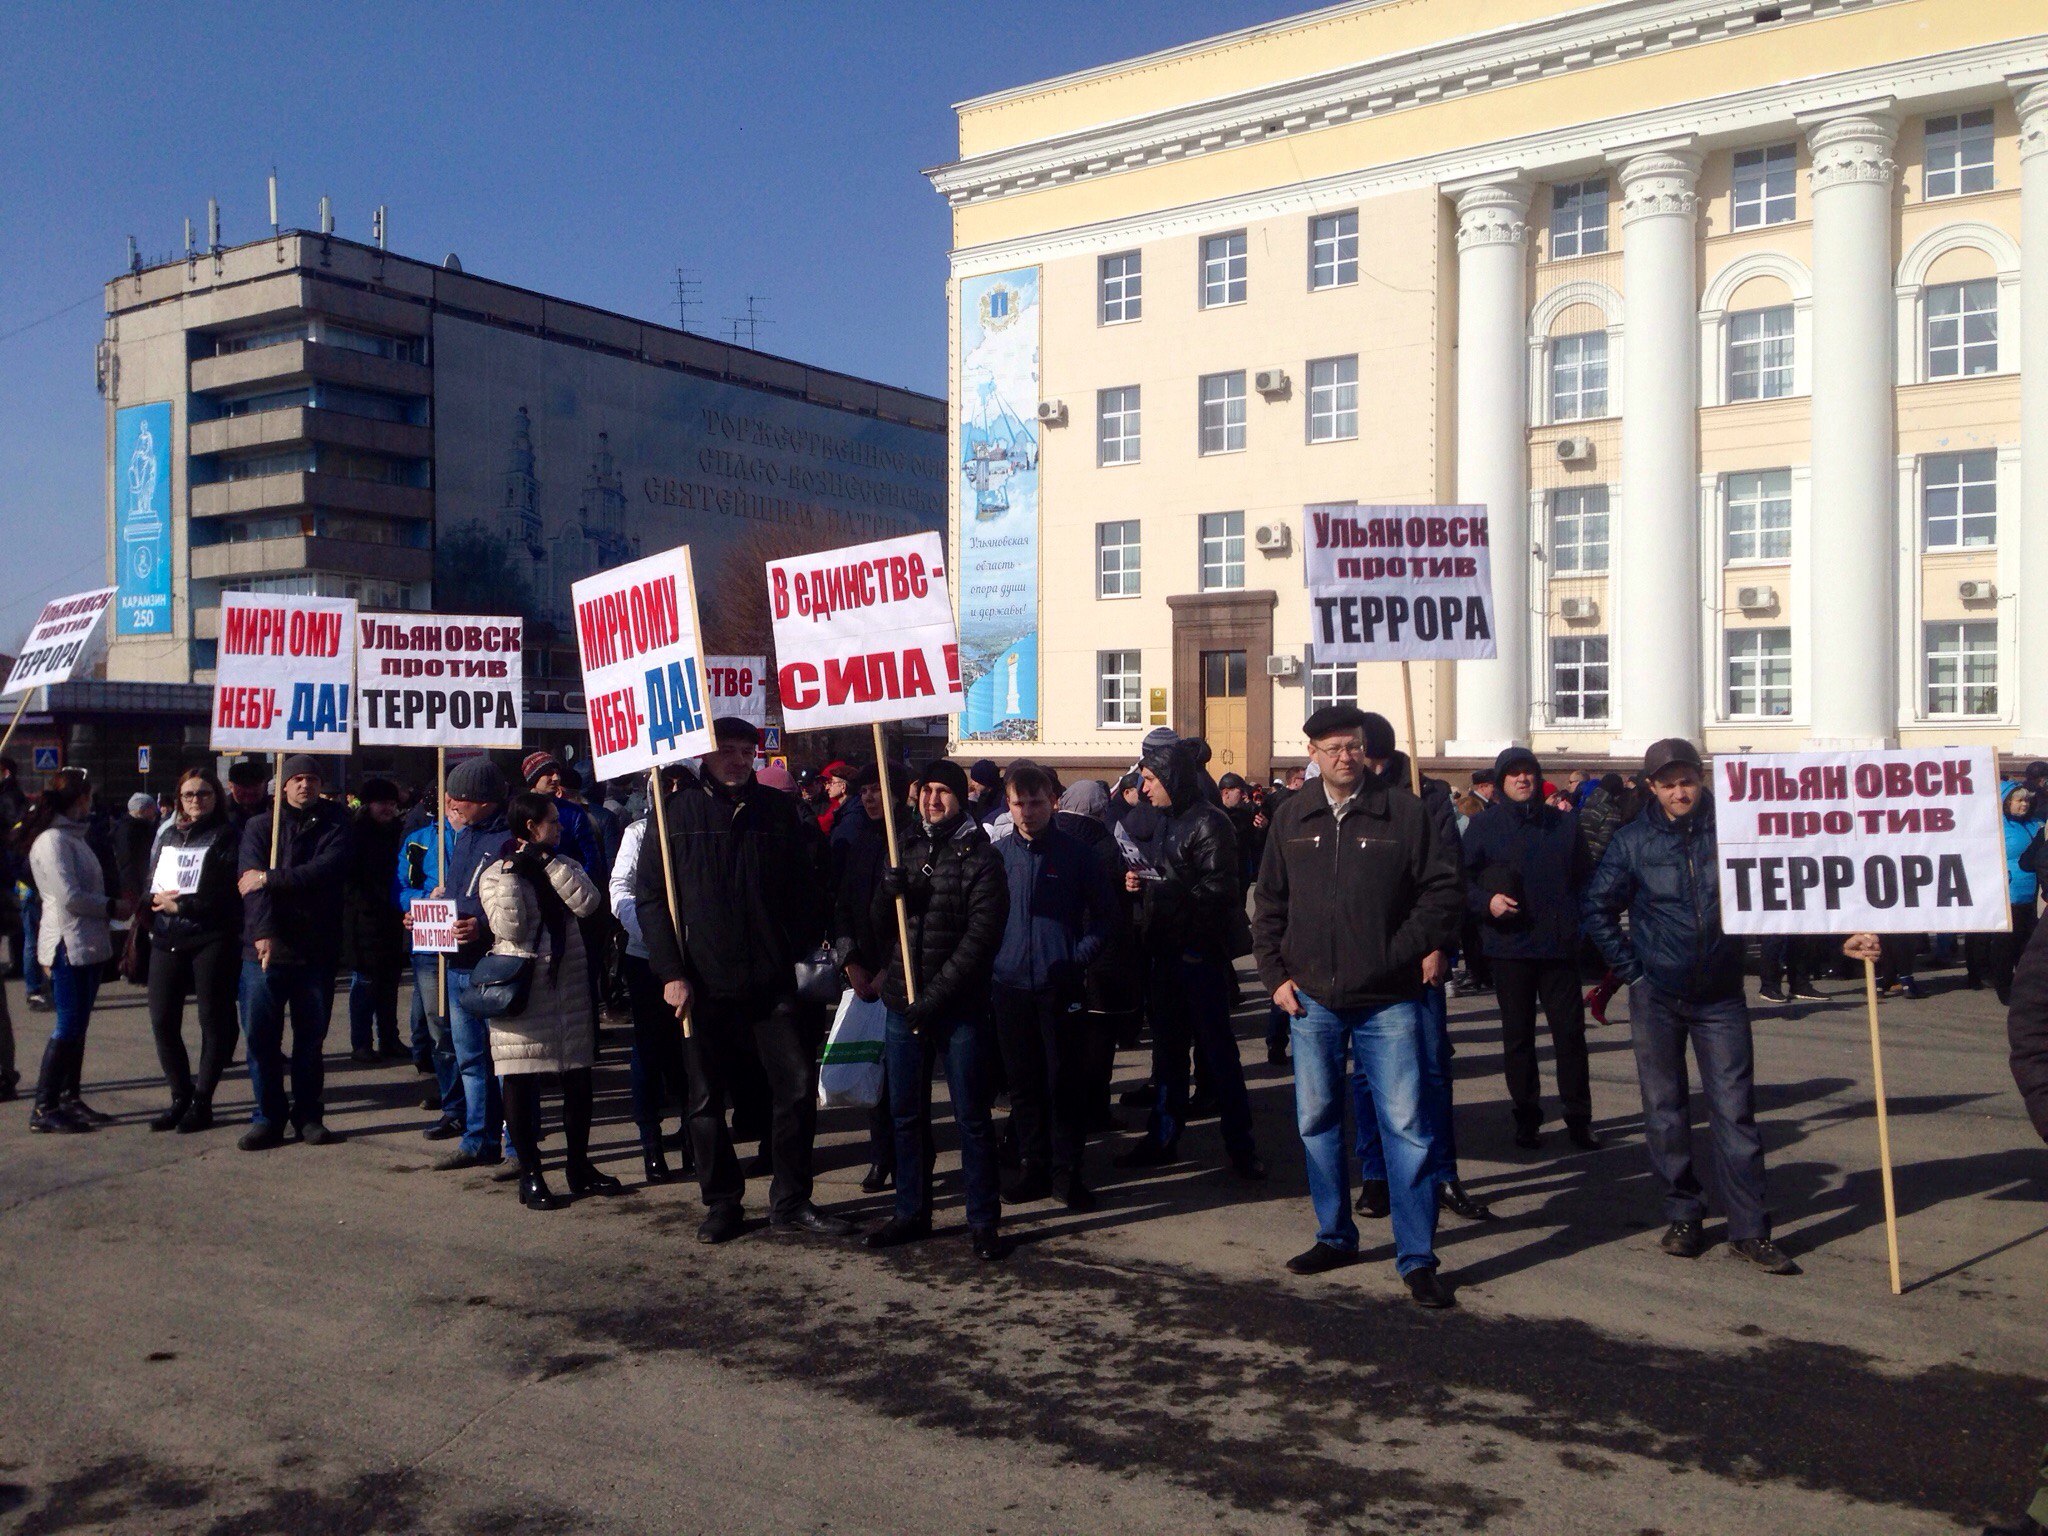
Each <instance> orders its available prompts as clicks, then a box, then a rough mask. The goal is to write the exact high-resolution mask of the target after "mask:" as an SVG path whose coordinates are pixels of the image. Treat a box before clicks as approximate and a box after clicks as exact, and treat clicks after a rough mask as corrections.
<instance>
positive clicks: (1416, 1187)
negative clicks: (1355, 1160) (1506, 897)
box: [1252, 705, 1461, 1308]
mask: <svg viewBox="0 0 2048 1536" xmlns="http://www.w3.org/2000/svg"><path fill="white" fill-rule="evenodd" d="M1365 723H1366V717H1365V714H1364V712H1363V711H1361V710H1359V709H1357V708H1355V707H1353V706H1351V705H1332V706H1330V707H1328V708H1325V709H1319V710H1317V711H1316V712H1315V713H1314V714H1313V715H1310V716H1309V718H1308V721H1307V723H1306V725H1305V726H1304V727H1303V729H1304V730H1305V731H1306V733H1307V735H1308V739H1309V754H1310V756H1311V758H1312V759H1313V760H1314V762H1315V764H1316V766H1317V768H1318V769H1320V770H1321V773H1320V777H1318V778H1316V779H1314V780H1312V781H1311V782H1310V783H1308V784H1306V785H1304V786H1303V788H1302V790H1301V792H1300V793H1299V794H1296V795H1293V796H1290V797H1289V799H1288V800H1287V803H1286V804H1285V805H1283V806H1282V807H1281V808H1280V810H1279V812H1278V813H1277V814H1276V815H1275V817H1274V820H1273V827H1272V831H1271V833H1270V834H1269V835H1268V836H1267V839H1266V852H1265V857H1264V858H1263V859H1262V860H1261V861H1260V864H1259V882H1258V887H1257V894H1256V901H1255V905H1254V909H1253V917H1252V937H1253V946H1254V947H1253V953H1254V955H1255V957H1256V958H1257V961H1258V966H1259V979H1260V981H1261V982H1262V983H1263V984H1264V985H1265V986H1266V987H1267V988H1268V989H1269V990H1270V991H1271V992H1272V994H1273V1003H1274V1006H1276V1007H1278V1008H1279V1009H1281V1010H1282V1011H1283V1012H1285V1013H1286V1014H1287V1015H1288V1016H1289V1018H1290V1020H1291V1023H1290V1035H1291V1042H1290V1043H1291V1045H1292V1047H1293V1053H1294V1103H1295V1119H1296V1123H1297V1125H1298V1127H1299V1129H1300V1131H1301V1141H1302V1147H1303V1149H1304V1151H1305V1152H1306V1153H1307V1156H1308V1183H1309V1198H1310V1200H1311V1201H1312V1202H1313V1204H1314V1206H1315V1213H1316V1241H1315V1246H1314V1247H1312V1248H1310V1249H1308V1250H1307V1251H1306V1252H1304V1253H1301V1254H1298V1255H1296V1256H1295V1257H1294V1258H1292V1259H1290V1260H1288V1262H1287V1267H1288V1268H1289V1269H1290V1270H1292V1271H1293V1272H1294V1273H1295V1274H1298V1275H1315V1274H1322V1273H1324V1272H1326V1271H1328V1270H1333V1269H1338V1268H1341V1267H1343V1266H1345V1265H1348V1264H1355V1263H1356V1262H1357V1261H1358V1226H1357V1223H1356V1222H1354V1221H1353V1220H1352V1216H1351V1204H1350V1199H1349V1196H1350V1168H1349V1165H1348V1163H1347V1161H1346V1151H1345V1146H1344V1099H1345V1090H1346V1085H1347V1078H1346V1072H1345V1061H1346V1053H1347V1052H1348V1053H1349V1058H1350V1070H1351V1071H1353V1072H1359V1073H1363V1074H1364V1075H1365V1077H1366V1079H1367V1081H1368V1082H1369V1084H1370V1086H1371V1089H1372V1101H1373V1106H1374V1112H1375V1115H1376V1118H1377V1119H1378V1121H1379V1132H1380V1141H1381V1144H1382V1145H1383V1146H1384V1148H1385V1149H1386V1161H1387V1187H1388V1195H1389V1199H1390V1201H1391V1204H1392V1208H1393V1211H1392V1214H1393V1227H1394V1247H1395V1262H1396V1265H1397V1267H1398V1268H1399V1270H1400V1273H1401V1276H1402V1278H1403V1279H1404V1280H1406V1282H1407V1284H1408V1290H1409V1293H1410V1294H1411V1295H1412V1296H1413V1297H1414V1298H1415V1300H1416V1302H1417V1303H1418V1304H1420V1305H1422V1306H1425V1307H1431V1308H1436V1307H1448V1306H1450V1305H1452V1299H1451V1294H1450V1292H1449V1291H1447V1290H1445V1289H1444V1287H1443V1285H1442V1283H1441V1282H1440V1281H1439V1280H1438V1278H1437V1258H1436V1222H1437V1189H1436V1186H1437V1166H1436V1164H1437V1154H1436V1149H1435V1144H1434V1138H1433V1135H1432V1121H1431V1116H1430V1111H1429V1104H1428V1102H1427V1095H1426V1092H1425V1086H1426V1085H1425V1057H1426V1052H1427V1048H1428V1042H1427V1041H1426V1040H1425V1038H1424V1032H1425V1030H1426V1029H1427V1028H1428V1027H1429V1025H1428V1021H1427V1020H1426V1019H1425V1017H1424V1014H1423V1011H1422V1009H1421V1007H1420V1002H1421V998H1422V991H1423V976H1422V963H1423V958H1424V957H1425V956H1426V955H1428V954H1430V953H1431V952H1432V951H1434V950H1438V949H1445V948H1448V947H1449V946H1450V945H1451V944H1452V943H1454V942H1455V941H1456V937H1457V932H1458V920H1459V916H1460V907H1461V902H1460V897H1459V892H1458V869H1457V863H1456V852H1455V850H1454V849H1453V848H1452V847H1451V846H1450V845H1449V844H1448V843H1447V842H1446V841H1445V840H1444V839H1443V838H1441V837H1440V836H1439V835H1438V834H1437V832H1436V829H1435V828H1434V827H1433V826H1432V825H1431V821H1430V816H1429V812H1428V811H1427V810H1425V809H1424V807H1423V804H1422V802H1421V801H1420V800H1418V799H1416V798H1415V796H1413V795H1411V794H1409V793H1408V792H1407V791H1406V790H1403V789H1399V788H1396V787H1393V786H1390V785H1388V784H1386V783H1385V782H1383V781H1381V780H1380V779H1378V778H1376V777H1374V776H1373V775H1370V774H1368V773H1367V772H1366V747H1365Z"/></svg>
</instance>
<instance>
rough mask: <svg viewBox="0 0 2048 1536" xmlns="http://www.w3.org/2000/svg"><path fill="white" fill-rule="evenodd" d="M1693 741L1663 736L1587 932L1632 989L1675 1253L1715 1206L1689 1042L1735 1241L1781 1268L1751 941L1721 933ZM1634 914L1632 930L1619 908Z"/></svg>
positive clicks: (1592, 893)
mask: <svg viewBox="0 0 2048 1536" xmlns="http://www.w3.org/2000/svg"><path fill="white" fill-rule="evenodd" d="M1705 774H1706V770H1705V767H1704V765H1703V764H1702V763H1701V762H1700V754H1699V751H1698V749H1696V748H1695V747H1694V746H1693V744H1692V743H1691V742H1689V741H1684V740H1681V739H1679V738H1677V737H1669V738H1667V739H1665V740H1663V741H1659V742H1653V743H1652V744H1651V746H1650V750H1649V751H1648V752H1647V753H1645V754H1644V757H1643V779H1644V782H1645V783H1647V784H1648V785H1649V788H1650V794H1651V799H1650V802H1649V803H1648V804H1647V805H1645V806H1644V807H1643V812H1642V814H1641V815H1640V816H1638V817H1637V818H1636V819H1635V820H1634V821H1631V822H1630V823H1629V824H1628V825H1627V826H1625V827H1623V828H1621V829H1620V830H1619V831H1617V832H1616V833H1615V834H1614V838H1613V841H1611V842H1610V843H1608V845H1607V852H1606V854H1605V855H1603V856H1602V858H1601V860H1600V867H1599V868H1598V869H1597V870H1595V871H1594V873H1593V880H1592V883H1591V884H1590V885H1589V886H1588V887H1587V889H1586V901H1585V922H1586V931H1587V933H1589V934H1591V935H1592V938H1593V942H1594V943H1595V944H1597V945H1599V946H1600V953H1601V954H1603V955H1605V956H1606V957H1607V963H1608V965H1609V966H1611V967H1613V970H1614V973H1615V975H1617V976H1619V977H1620V978H1621V979H1622V980H1623V981H1624V982H1626V983H1627V984H1628V989H1629V992H1628V999H1629V1001H1628V1013H1629V1032H1630V1034H1631V1035H1632V1036H1633V1037H1634V1041H1635V1051H1636V1079H1637V1081H1638V1082H1639V1083H1640V1084H1641V1086H1642V1090H1643V1139H1644V1141H1645V1142H1646V1143H1647V1145H1648V1147H1649V1150H1650V1166H1651V1168H1652V1169H1653V1170H1654V1171H1655V1172H1656V1175H1657V1179H1658V1182H1659V1183H1661V1184H1662V1185H1663V1186H1664V1217H1665V1220H1667V1221H1669V1222H1670V1223H1671V1225H1670V1227H1669V1228H1668V1229H1667V1230H1666V1231H1665V1233H1664V1239H1663V1247H1664V1251H1665V1252H1666V1253H1668V1254H1671V1255H1673V1256H1674V1257H1676V1258H1681V1259H1696V1258H1698V1257H1699V1255H1700V1250H1701V1248H1703V1247H1704V1246H1705V1241H1704V1234H1703V1233H1702V1230H1701V1222H1702V1220H1703V1218H1704V1217H1705V1216H1706V1213H1707V1206H1706V1201H1705V1199H1704V1197H1703V1195H1702V1192H1701V1189H1700V1181H1699V1175H1698V1174H1696V1173H1695V1172H1694V1171H1693V1162H1692V1101H1691V1097H1690V1094H1689V1090H1688V1086H1687V1080H1686V1066H1685V1046H1686V1042H1687V1041H1688V1040H1690V1041H1691V1042H1692V1050H1693V1055H1694V1056H1695V1057H1696V1058H1697V1059H1698V1061H1699V1066H1700V1089H1701V1091H1702V1092H1703V1093H1704V1094H1705V1095H1706V1100H1707V1125H1708V1129H1709V1133H1710V1134H1711V1135H1712V1137H1713V1139H1714V1169H1715V1174H1716V1177H1715V1180H1714V1183H1715V1186H1716V1188H1717V1190H1718V1192H1719V1193H1720V1196H1721V1202H1722V1204H1723V1205H1724V1206H1725V1207H1726V1208H1727V1211H1728V1249H1729V1252H1730V1253H1732V1254H1734V1255H1735V1256H1736V1257H1738V1258H1743V1259H1747V1260H1749V1262H1750V1263H1752V1264H1754V1265H1756V1266H1757V1267H1758V1268H1759V1269H1762V1270H1764V1271H1765V1272H1766V1273H1769V1274H1773V1275H1796V1274H1798V1273H1799V1266H1798V1265H1796V1264H1794V1263H1793V1262H1792V1261H1791V1260H1790V1259H1789V1258H1787V1257H1786V1256H1785V1254H1784V1251H1783V1250H1782V1249H1780V1248H1779V1247H1778V1245H1777V1244H1776V1243H1774V1242H1772V1241H1771V1213H1770V1208H1769V1207H1768V1206H1767V1205H1766V1204H1765V1203H1764V1142H1763V1136H1762V1135H1761V1133H1759V1132H1758V1130H1757V1125H1756V1057H1755V1051H1754V1047H1753V1046H1752V1044H1751V1041H1750V1033H1749V1003H1748V1001H1747V999H1746V998H1745V997H1744V995H1743V990H1742V988H1743V975H1742V945H1741V943H1740V942H1739V941H1738V940H1735V939H1731V938H1730V937H1728V935H1727V934H1725V933H1723V932H1722V931H1721V883H1720V872H1719V870H1718V868H1717V867H1716V856H1715V843H1714V803H1713V800H1712V798H1711V797H1710V796H1709V795H1708V793H1707V789H1706V783H1705ZM1624 912H1626V913H1627V914H1628V928H1627V929H1626V930H1624V929H1623V928H1622V926H1621V915H1622V914H1623V913H1624Z"/></svg>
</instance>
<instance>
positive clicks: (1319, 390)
mask: <svg viewBox="0 0 2048 1536" xmlns="http://www.w3.org/2000/svg"><path fill="white" fill-rule="evenodd" d="M1346 364H1349V365H1350V369H1351V377H1350V378H1349V379H1348V380H1346V379H1343V378H1340V377H1337V375H1338V374H1339V373H1340V372H1341V371H1342V369H1343V366H1344V365H1346ZM1326 365H1327V366H1328V367H1329V368H1330V369H1331V378H1330V381H1329V382H1328V383H1326V384H1318V383H1317V382H1316V369H1318V368H1321V367H1324V366H1326ZM1305 372H1306V373H1307V375H1308V388H1307V389H1306V390H1305V391H1304V392H1303V396H1302V398H1303V403H1304V405H1305V407H1306V412H1307V416H1306V423H1305V429H1304V430H1305V432H1306V435H1307V440H1308V441H1309V442H1310V443H1351V442H1356V441H1357V440H1358V354H1357V353H1356V352H1350V353H1345V354H1343V355H1341V356H1336V357H1312V358H1310V359H1309V360H1308V367H1307V369H1306V370H1305ZM1347 389H1348V390H1350V391H1351V405H1350V408H1349V409H1348V410H1347V409H1346V408H1345V406H1344V404H1343V391H1345V390H1347ZM1324 397H1327V398H1328V408H1327V409H1325V410H1322V411H1318V409H1317V404H1318V401H1319V400H1321V399H1323V398H1324ZM1347 416H1348V417H1349V418H1350V421H1351V430H1350V431H1349V432H1346V431H1343V430H1342V428H1343V424H1344V420H1345V418H1346V417H1347ZM1319 418H1321V419H1325V420H1327V421H1328V422H1329V423H1330V424H1331V430H1330V431H1329V432H1327V433H1325V434H1323V435H1321V436H1318V435H1317V432H1316V423H1317V420H1318V419H1319Z"/></svg>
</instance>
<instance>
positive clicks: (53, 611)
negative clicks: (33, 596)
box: [0, 587, 114, 698]
mask: <svg viewBox="0 0 2048 1536" xmlns="http://www.w3.org/2000/svg"><path fill="white" fill-rule="evenodd" d="M113 596H114V588H112V587H100V588H98V589H97V590H95V591H92V592H74V593H72V594H71V595H70V596H69V597H58V598H52V599H51V600H50V601H49V602H47V603H45V604H43V611H42V612H41V613H39V614H37V615H36V621H35V623H34V624H32V625H30V626H29V631H28V638H27V639H26V640H24V641H22V642H21V654H20V655H18V656H17V657H16V658H15V660H14V669H13V670H12V671H11V672H9V673H8V674H7V686H6V687H4V688H0V698H12V697H13V696H14V695H15V694H17V693H23V692H26V691H27V690H28V689H30V688H41V687H43V686H45V685H46V684H49V683H62V682H67V681H69V680H70V678H71V677H72V676H74V675H75V674H76V673H77V671H78V669H79V668H80V667H82V666H84V665H85V664H86V663H88V662H90V661H91V660H92V659H93V657H94V656H95V655H97V654H98V651H99V647H100V643H101V642H102V641H104V640H105V638H106V630H105V628H104V626H103V625H102V622H101V621H102V620H103V619H104V618H105V617H106V612H107V605H108V604H109V603H110V602H111V601H112V600H113Z"/></svg>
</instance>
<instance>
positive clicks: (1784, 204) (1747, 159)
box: [1735, 144, 1799, 229]
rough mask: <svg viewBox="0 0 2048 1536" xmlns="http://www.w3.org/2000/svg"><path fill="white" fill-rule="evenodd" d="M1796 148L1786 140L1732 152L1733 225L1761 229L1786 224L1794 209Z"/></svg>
mask: <svg viewBox="0 0 2048 1536" xmlns="http://www.w3.org/2000/svg"><path fill="white" fill-rule="evenodd" d="M1798 162H1799V154H1798V151H1797V150H1796V149H1795V148H1794V147H1793V146H1792V145H1790V144H1773V145H1771V146H1770V147H1769V148H1767V149H1739V150H1737V151H1736V152H1735V227H1736V228H1737V229H1761V228H1762V227H1763V226H1764V225H1766V224H1789V223H1791V222H1792V217H1793V215H1794V214H1795V213H1796V212H1797V211H1798V204H1799V199H1798V195H1797V192H1796V190H1795V186H1796V183H1795V179H1794V169H1795V167H1796V166H1797V165H1798Z"/></svg>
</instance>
